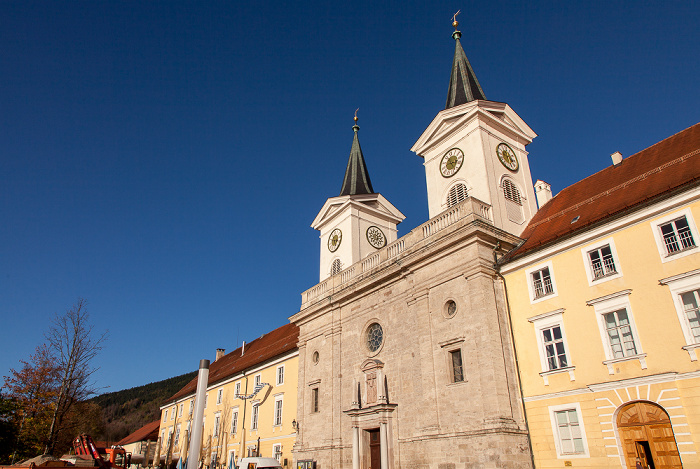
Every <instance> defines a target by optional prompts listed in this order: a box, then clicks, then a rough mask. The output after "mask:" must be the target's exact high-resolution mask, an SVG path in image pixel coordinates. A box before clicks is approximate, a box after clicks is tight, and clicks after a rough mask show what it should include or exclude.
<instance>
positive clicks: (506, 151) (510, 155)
mask: <svg viewBox="0 0 700 469" xmlns="http://www.w3.org/2000/svg"><path fill="white" fill-rule="evenodd" d="M496 154H497V155H498V159H499V160H500V161H501V164H502V165H503V166H505V167H506V168H508V169H510V170H511V171H517V170H518V157H517V156H515V152H514V151H513V149H512V148H511V147H510V146H509V145H508V144H507V143H499V144H498V146H497V147H496Z"/></svg>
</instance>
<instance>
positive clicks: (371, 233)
mask: <svg viewBox="0 0 700 469" xmlns="http://www.w3.org/2000/svg"><path fill="white" fill-rule="evenodd" d="M367 241H369V244H371V245H372V247H375V248H377V249H379V248H383V247H384V246H386V236H384V233H383V232H382V230H380V229H379V228H377V227H376V226H370V227H369V228H367Z"/></svg>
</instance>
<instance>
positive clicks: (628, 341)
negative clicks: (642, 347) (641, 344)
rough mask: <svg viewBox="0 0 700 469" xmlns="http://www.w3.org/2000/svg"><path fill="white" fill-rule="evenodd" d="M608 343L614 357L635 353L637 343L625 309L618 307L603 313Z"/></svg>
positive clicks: (628, 355)
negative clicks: (615, 309)
mask: <svg viewBox="0 0 700 469" xmlns="http://www.w3.org/2000/svg"><path fill="white" fill-rule="evenodd" d="M603 318H604V321H605V330H606V331H607V334H608V344H609V345H610V350H611V352H612V355H613V357H614V358H624V357H631V356H634V355H637V345H636V344H635V341H634V334H632V328H631V327H630V320H629V317H628V316H627V310H625V309H620V310H617V311H613V312H611V313H605V314H604V315H603Z"/></svg>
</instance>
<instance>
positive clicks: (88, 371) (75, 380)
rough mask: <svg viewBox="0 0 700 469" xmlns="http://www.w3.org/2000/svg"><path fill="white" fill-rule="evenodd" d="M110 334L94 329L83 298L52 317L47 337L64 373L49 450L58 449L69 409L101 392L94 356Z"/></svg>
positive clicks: (48, 440) (56, 400)
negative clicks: (97, 384)
mask: <svg viewBox="0 0 700 469" xmlns="http://www.w3.org/2000/svg"><path fill="white" fill-rule="evenodd" d="M106 338H107V332H106V331H105V332H103V333H95V332H94V330H93V326H92V324H90V315H89V314H88V311H87V303H86V301H85V300H84V299H82V298H80V299H79V300H78V302H77V303H76V304H75V305H74V306H73V307H72V308H71V309H69V310H68V311H66V313H65V314H63V315H59V314H56V316H55V317H54V319H53V320H52V322H51V326H50V327H49V330H48V332H47V333H46V339H47V341H48V344H49V350H50V352H51V354H52V355H53V356H54V359H55V362H56V365H57V366H58V368H59V370H60V375H59V386H58V394H57V396H56V398H55V401H54V403H53V406H52V410H53V412H52V416H51V422H50V425H49V429H48V433H47V443H46V448H45V451H44V452H45V453H53V452H54V449H55V447H56V442H57V441H58V439H59V435H60V434H61V433H62V431H64V430H65V423H66V422H67V417H68V413H69V412H70V410H71V409H72V408H73V407H74V406H75V405H76V403H78V402H82V401H84V400H86V399H88V398H89V397H91V396H93V395H95V394H96V393H97V390H98V388H97V386H96V384H95V383H94V381H93V380H92V376H93V374H94V373H95V372H96V371H97V370H98V368H97V367H95V365H94V363H93V359H94V358H95V357H96V356H97V354H98V353H99V351H100V350H102V343H103V342H104V341H105V340H106Z"/></svg>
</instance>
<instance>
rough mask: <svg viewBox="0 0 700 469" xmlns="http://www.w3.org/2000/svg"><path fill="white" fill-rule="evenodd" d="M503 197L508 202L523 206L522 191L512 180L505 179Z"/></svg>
mask: <svg viewBox="0 0 700 469" xmlns="http://www.w3.org/2000/svg"><path fill="white" fill-rule="evenodd" d="M503 195H504V196H505V198H506V200H510V201H511V202H515V203H516V204H518V205H522V204H523V201H522V199H521V198H520V191H519V190H518V188H517V187H516V186H515V184H514V183H513V181H511V180H510V179H503Z"/></svg>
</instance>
